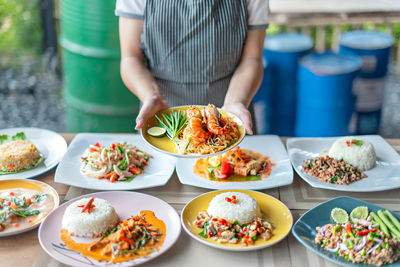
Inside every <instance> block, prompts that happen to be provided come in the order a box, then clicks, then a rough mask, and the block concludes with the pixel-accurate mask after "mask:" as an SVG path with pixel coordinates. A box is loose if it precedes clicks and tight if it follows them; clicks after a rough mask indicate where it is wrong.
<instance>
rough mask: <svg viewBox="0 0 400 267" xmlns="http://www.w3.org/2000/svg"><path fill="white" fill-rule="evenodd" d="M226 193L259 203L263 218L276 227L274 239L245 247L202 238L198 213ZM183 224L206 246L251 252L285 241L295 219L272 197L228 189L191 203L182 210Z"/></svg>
mask: <svg viewBox="0 0 400 267" xmlns="http://www.w3.org/2000/svg"><path fill="white" fill-rule="evenodd" d="M224 192H241V193H245V194H247V195H249V196H251V197H253V198H254V199H255V200H256V201H257V203H258V205H259V207H260V210H261V213H262V214H263V216H264V217H265V218H266V219H267V220H268V221H269V222H271V223H272V225H273V226H274V229H273V231H272V238H271V239H269V240H267V241H264V240H262V239H257V240H256V241H255V242H254V244H253V245H248V246H246V247H244V246H242V245H241V244H230V243H218V242H216V241H214V240H212V239H211V238H204V237H201V236H200V235H199V233H200V232H201V231H202V230H201V229H200V228H198V227H197V226H196V225H195V223H194V222H195V220H196V217H197V215H198V213H199V212H200V211H204V210H207V208H208V206H209V203H210V201H211V200H212V199H213V198H214V197H215V196H216V195H218V194H221V193H224ZM181 222H182V225H183V229H185V231H186V232H187V233H188V234H189V235H190V236H191V237H192V238H194V239H196V240H197V241H199V242H201V243H203V244H205V245H208V246H211V247H214V248H219V249H224V250H231V251H251V250H258V249H262V248H266V247H270V246H273V245H274V244H276V243H278V242H280V241H281V240H282V239H284V238H285V237H286V236H287V235H288V234H289V232H290V230H291V228H292V225H293V217H292V214H291V212H290V210H289V209H288V208H287V207H286V206H285V204H283V203H282V202H281V201H279V200H278V199H276V198H274V197H272V196H270V195H267V194H264V193H261V192H257V191H250V190H231V189H228V190H218V191H213V192H209V193H205V194H203V195H200V196H198V197H196V198H195V199H193V200H192V201H190V202H189V203H188V204H187V205H186V206H185V207H184V208H183V210H182V213H181Z"/></svg>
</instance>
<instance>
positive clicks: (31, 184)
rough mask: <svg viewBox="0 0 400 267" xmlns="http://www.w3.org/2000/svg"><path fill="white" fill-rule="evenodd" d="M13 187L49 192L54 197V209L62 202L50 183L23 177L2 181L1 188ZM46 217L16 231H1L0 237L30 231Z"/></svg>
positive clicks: (0, 182)
mask: <svg viewBox="0 0 400 267" xmlns="http://www.w3.org/2000/svg"><path fill="white" fill-rule="evenodd" d="M13 188H24V189H29V190H35V191H39V192H41V193H44V194H49V195H50V196H51V197H52V200H53V202H54V206H53V209H52V210H54V209H56V208H57V207H58V204H59V203H60V199H59V197H58V194H57V191H56V190H55V189H54V188H53V187H51V186H50V185H48V184H46V183H43V182H40V181H35V180H23V179H7V180H2V181H0V190H7V189H13ZM49 213H50V212H49ZM44 219H45V217H44V218H42V219H40V220H36V221H34V223H33V224H32V225H31V226H29V227H26V228H21V229H18V228H17V229H15V230H14V231H9V232H8V231H7V232H0V237H4V236H11V235H16V234H21V233H24V232H27V231H30V230H32V229H35V228H36V227H38V226H39V224H40V223H41V222H42V221H43V220H44Z"/></svg>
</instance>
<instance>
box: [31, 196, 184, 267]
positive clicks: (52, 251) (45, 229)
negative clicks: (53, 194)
mask: <svg viewBox="0 0 400 267" xmlns="http://www.w3.org/2000/svg"><path fill="white" fill-rule="evenodd" d="M85 197H97V198H102V199H105V200H108V201H109V202H110V203H111V204H112V205H113V206H114V208H115V210H116V211H117V214H118V216H119V217H120V219H121V220H125V219H128V218H129V217H131V216H133V215H137V214H138V213H139V212H140V211H142V210H151V211H153V212H154V214H155V216H156V217H157V218H158V219H160V220H162V221H163V222H164V223H165V226H166V236H165V240H164V244H163V245H162V246H161V248H160V249H159V250H158V251H156V252H153V253H152V254H150V255H149V256H148V257H144V258H137V259H133V260H130V261H126V262H121V263H115V264H111V263H108V262H100V261H96V260H94V259H91V258H88V257H85V256H82V255H81V254H80V253H79V252H76V251H73V250H70V249H68V248H66V246H65V244H64V243H63V242H62V241H61V239H60V235H61V232H60V231H61V228H62V217H63V215H64V211H65V209H66V208H67V207H68V206H69V205H70V204H71V203H72V202H74V201H77V200H78V199H81V198H85ZM180 233H181V224H180V220H179V216H178V214H177V213H176V211H175V210H174V209H173V208H172V207H171V206H170V205H169V204H168V203H166V202H165V201H163V200H161V199H158V198H156V197H153V196H150V195H146V194H142V193H137V192H120V191H110V192H99V193H93V194H88V195H83V196H80V197H77V198H74V199H72V200H70V201H68V202H66V203H64V204H62V205H61V206H60V207H58V208H57V209H56V210H55V211H53V212H52V213H50V214H49V215H48V216H47V217H46V219H45V220H44V221H43V222H42V224H41V225H40V228H39V233H38V236H39V242H40V245H41V246H42V248H43V249H44V250H45V251H46V252H47V254H49V255H50V256H51V257H53V258H54V259H56V260H58V261H60V262H62V263H64V264H67V265H70V266H82V267H86V266H87V267H89V266H90V267H93V266H118V267H125V266H136V265H139V264H142V263H144V262H147V261H149V260H151V259H154V258H156V257H158V256H160V255H161V254H163V253H164V252H165V251H167V250H168V249H169V248H171V247H172V245H173V244H174V243H175V242H176V240H177V239H178V237H179V235H180Z"/></svg>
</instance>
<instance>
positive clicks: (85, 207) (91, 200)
mask: <svg viewBox="0 0 400 267" xmlns="http://www.w3.org/2000/svg"><path fill="white" fill-rule="evenodd" d="M94 198H95V197H92V198H91V199H90V200H89V201H88V202H87V203H86V204H85V206H83V208H82V211H81V212H82V213H83V212H85V211H86V210H88V213H91V209H92V208H93V207H94V205H92V203H93V201H94ZM78 207H79V208H80V206H78Z"/></svg>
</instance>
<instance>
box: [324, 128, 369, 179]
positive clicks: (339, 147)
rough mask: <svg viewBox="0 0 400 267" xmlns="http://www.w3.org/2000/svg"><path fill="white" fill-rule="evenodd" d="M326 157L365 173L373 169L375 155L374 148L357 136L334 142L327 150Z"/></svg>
mask: <svg viewBox="0 0 400 267" xmlns="http://www.w3.org/2000/svg"><path fill="white" fill-rule="evenodd" d="M328 156H329V157H331V158H334V159H337V160H342V159H343V160H344V161H345V162H347V163H349V164H351V165H353V166H354V167H357V168H359V169H360V170H361V171H367V170H370V169H372V168H373V167H375V162H376V153H375V149H374V146H373V145H372V144H371V143H370V142H368V141H366V140H364V139H360V138H358V137H357V136H347V137H342V138H339V139H338V140H336V141H335V142H334V143H333V145H332V146H331V148H330V149H329V152H328Z"/></svg>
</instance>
